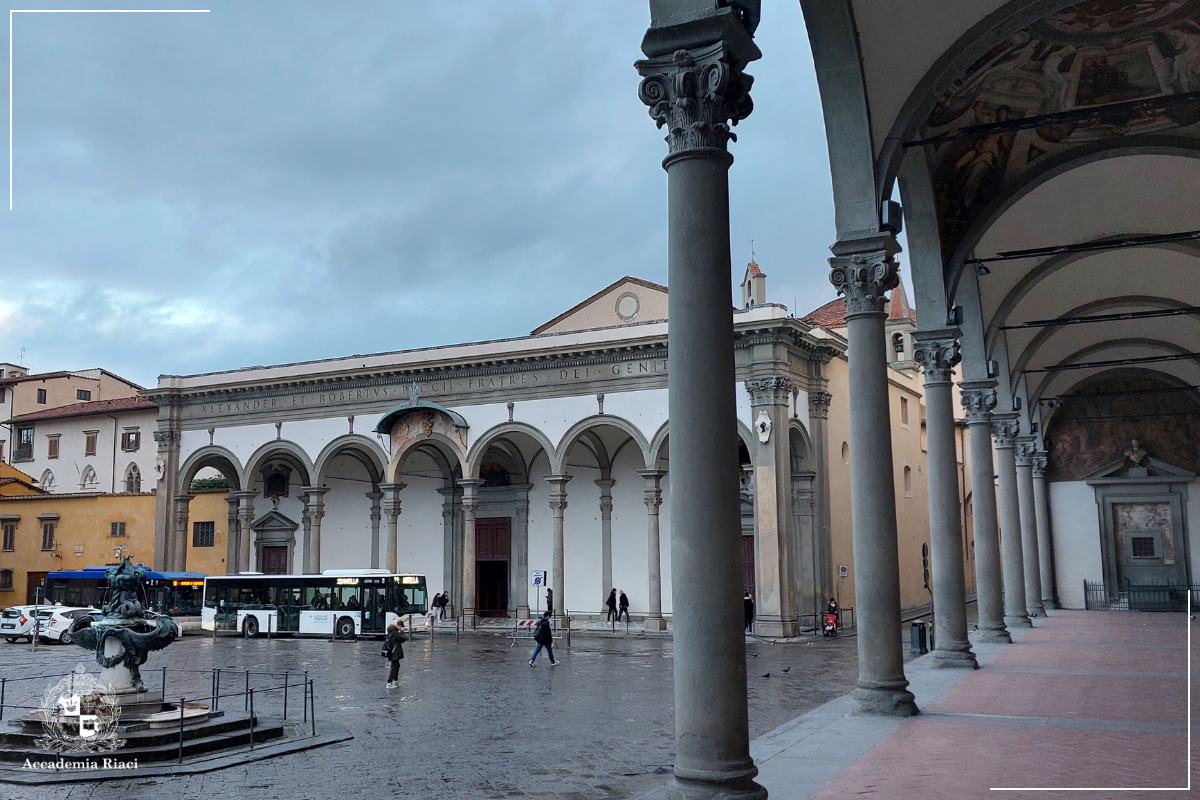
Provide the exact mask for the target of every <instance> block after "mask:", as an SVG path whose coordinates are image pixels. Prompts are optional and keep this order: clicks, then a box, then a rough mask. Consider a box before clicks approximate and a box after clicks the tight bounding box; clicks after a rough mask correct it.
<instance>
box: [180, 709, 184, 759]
mask: <svg viewBox="0 0 1200 800" xmlns="http://www.w3.org/2000/svg"><path fill="white" fill-rule="evenodd" d="M183 702H184V698H182V697H181V698H179V763H180V764H182V763H183Z"/></svg>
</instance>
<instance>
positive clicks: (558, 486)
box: [546, 475, 571, 619]
mask: <svg viewBox="0 0 1200 800" xmlns="http://www.w3.org/2000/svg"><path fill="white" fill-rule="evenodd" d="M546 480H548V481H550V511H551V512H552V513H553V514H554V532H553V534H552V539H551V543H550V544H551V559H550V561H551V569H552V570H553V574H552V575H551V576H550V577H551V581H550V585H551V587H552V588H553V589H554V618H555V619H562V617H563V609H564V608H566V605H567V595H566V590H567V583H566V575H565V572H566V560H565V557H564V553H563V535H564V534H563V518H564V515H565V514H566V511H567V481H569V480H571V476H570V475H548V476H546Z"/></svg>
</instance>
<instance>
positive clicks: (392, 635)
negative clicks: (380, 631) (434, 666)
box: [379, 620, 408, 689]
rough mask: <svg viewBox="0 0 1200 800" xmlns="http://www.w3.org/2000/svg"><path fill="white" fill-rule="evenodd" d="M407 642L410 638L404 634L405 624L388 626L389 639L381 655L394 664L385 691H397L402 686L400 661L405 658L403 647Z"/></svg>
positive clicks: (399, 623)
mask: <svg viewBox="0 0 1200 800" xmlns="http://www.w3.org/2000/svg"><path fill="white" fill-rule="evenodd" d="M407 641H408V637H407V636H406V635H405V634H404V623H403V622H401V621H400V620H396V621H395V622H393V623H392V624H391V625H388V633H387V638H385V639H384V640H383V650H382V651H380V653H379V655H381V656H383V657H384V658H386V659H387V660H388V661H390V662H392V668H391V671H389V672H388V679H387V685H386V686H384V688H385V689H395V688H396V687H398V686H399V685H400V659H402V658H404V648H403V647H401V645H402V644H404V643H405V642H407Z"/></svg>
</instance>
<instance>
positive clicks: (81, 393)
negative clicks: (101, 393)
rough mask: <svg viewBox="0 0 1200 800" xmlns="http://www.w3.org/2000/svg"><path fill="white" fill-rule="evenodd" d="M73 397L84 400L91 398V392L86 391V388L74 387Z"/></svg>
mask: <svg viewBox="0 0 1200 800" xmlns="http://www.w3.org/2000/svg"><path fill="white" fill-rule="evenodd" d="M75 399H76V400H84V401H87V400H91V399H92V393H91V392H90V391H88V390H87V389H76V390H75Z"/></svg>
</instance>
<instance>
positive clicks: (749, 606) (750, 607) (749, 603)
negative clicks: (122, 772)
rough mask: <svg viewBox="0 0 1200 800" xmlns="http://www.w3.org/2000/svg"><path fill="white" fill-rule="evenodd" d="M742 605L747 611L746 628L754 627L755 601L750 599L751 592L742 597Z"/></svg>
mask: <svg viewBox="0 0 1200 800" xmlns="http://www.w3.org/2000/svg"><path fill="white" fill-rule="evenodd" d="M742 607H743V608H744V609H745V612H746V630H747V631H752V630H753V629H754V601H753V600H751V599H750V593H749V592H746V596H745V597H744V598H742Z"/></svg>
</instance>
